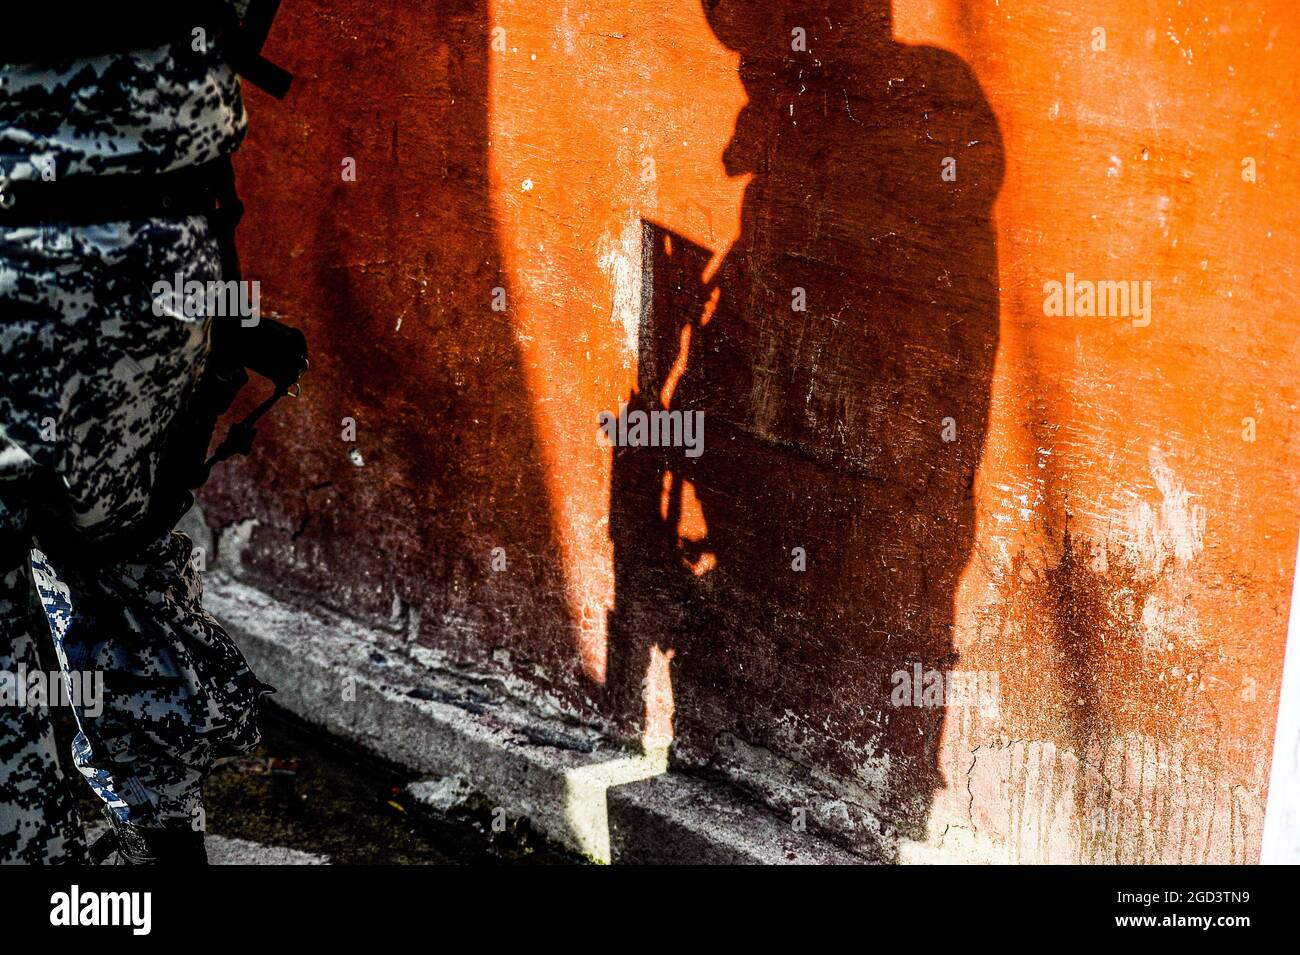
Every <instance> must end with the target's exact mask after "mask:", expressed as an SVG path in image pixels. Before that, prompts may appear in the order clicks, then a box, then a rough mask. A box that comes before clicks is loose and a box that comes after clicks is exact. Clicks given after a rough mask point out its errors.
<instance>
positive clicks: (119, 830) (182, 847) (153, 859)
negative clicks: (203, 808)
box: [90, 807, 208, 866]
mask: <svg viewBox="0 0 1300 955" xmlns="http://www.w3.org/2000/svg"><path fill="white" fill-rule="evenodd" d="M104 815H105V816H107V817H108V820H109V825H110V828H109V830H108V832H106V833H104V834H103V835H102V836H100V837H99V838H98V839H97V840H95V843H94V845H92V846H91V847H90V854H91V859H92V860H93V861H98V862H100V864H103V865H177V866H182V865H207V864H208V851H207V849H206V848H204V845H203V833H202V832H201V831H199V830H196V829H194V828H193V827H192V826H191V825H190V824H189V823H188V822H187V821H185V820H183V819H177V820H171V821H169V822H168V823H167V824H165V825H163V826H137V825H133V824H131V823H129V822H122V821H121V820H120V819H118V818H117V816H115V815H114V814H113V813H112V812H111V811H110V810H109V809H108V808H107V807H105V808H104Z"/></svg>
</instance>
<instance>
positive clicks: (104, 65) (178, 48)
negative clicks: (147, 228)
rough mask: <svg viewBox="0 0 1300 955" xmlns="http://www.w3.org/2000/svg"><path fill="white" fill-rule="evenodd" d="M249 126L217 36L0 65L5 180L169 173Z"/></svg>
mask: <svg viewBox="0 0 1300 955" xmlns="http://www.w3.org/2000/svg"><path fill="white" fill-rule="evenodd" d="M228 2H230V3H232V4H233V5H234V6H235V7H236V9H237V10H238V12H239V13H241V14H242V12H243V8H244V7H245V6H246V5H247V0H228ZM246 128H247V119H246V117H245V115H244V104H243V99H242V97H241V95H240V88H239V79H238V77H237V76H236V75H235V73H234V72H233V71H232V70H231V68H230V66H229V65H228V64H227V63H226V61H225V59H224V57H223V56H222V53H221V51H220V50H219V49H217V48H216V47H215V43H214V42H213V41H211V40H210V41H209V42H208V44H207V49H205V50H199V51H195V50H193V49H192V48H191V46H190V45H188V44H183V43H176V44H172V45H170V46H163V47H158V48H156V49H151V50H139V51H134V52H131V53H113V54H107V55H103V56H95V57H91V58H87V59H80V60H72V61H69V62H67V63H63V64H59V65H57V66H47V65H42V66H36V65H8V64H0V177H2V178H7V179H11V180H23V179H39V178H41V177H42V175H44V177H45V178H49V177H50V175H51V174H53V175H55V176H57V177H58V178H63V177H65V176H83V175H111V174H115V173H153V172H166V171H168V170H172V169H180V168H183V167H185V166H191V165H196V164H198V163H203V162H206V161H208V160H211V159H216V158H218V157H220V156H222V155H226V154H228V153H231V152H233V151H234V150H235V149H237V148H238V147H239V144H240V142H241V141H242V140H243V138H244V133H245V131H246ZM51 171H52V172H51Z"/></svg>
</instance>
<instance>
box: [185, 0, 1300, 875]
mask: <svg viewBox="0 0 1300 955" xmlns="http://www.w3.org/2000/svg"><path fill="white" fill-rule="evenodd" d="M891 7H892V9H891ZM1098 29H1100V30H1103V31H1104V49H1100V48H1098V47H1099V46H1101V45H1103V44H1102V39H1103V38H1102V36H1101V34H1098V33H1097V32H1096V31H1097V30H1098ZM798 30H802V31H804V32H803V37H802V39H803V42H802V43H800V42H799V34H798V33H797V32H796V31H798ZM792 44H793V45H794V46H796V47H801V48H799V49H794V48H792ZM1298 49H1300V10H1298V9H1297V8H1295V7H1294V6H1293V5H1291V4H1288V3H1284V2H1281V0H1272V2H1268V0H1253V2H1242V3H1235V4H1231V5H1223V4H1217V3H1210V2H1202V0H1184V2H1182V3H1175V2H1160V3H1151V4H1140V5H1139V4H1133V5H1118V4H1107V3H1102V2H1083V0H1080V2H1073V3H1068V4H1067V3H1059V4H1054V3H1045V2H1043V0H967V2H961V0H948V2H944V0H933V2H925V0H896V2H894V3H893V4H892V5H891V4H889V3H887V2H885V0H854V2H849V0H813V2H807V3H800V4H795V3H785V2H771V3H762V2H754V0H749V2H742V0H718V2H716V3H715V2H713V0H681V2H676V0H674V2H671V3H663V2H650V0H628V2H626V3H624V4H601V3H584V2H580V0H564V2H555V3H537V2H533V0H499V2H494V3H486V2H485V0H454V2H438V3H413V2H394V3H390V4H385V5H380V6H372V5H360V4H347V3H343V2H340V0H320V2H314V3H307V2H300V3H296V4H289V5H287V6H286V9H285V11H284V12H283V14H282V16H281V19H280V21H279V22H278V23H277V25H276V29H275V31H274V32H273V34H272V42H271V44H270V45H269V47H268V53H269V54H270V55H271V56H272V58H274V59H277V60H278V61H280V62H282V63H284V64H285V65H287V66H289V67H290V68H292V69H293V70H294V71H295V72H296V73H297V75H298V80H297V84H296V86H295V89H294V91H293V92H292V93H291V95H290V97H289V99H288V100H286V101H285V102H284V103H280V104H277V103H275V102H273V101H271V100H269V99H267V98H266V97H264V96H262V95H260V94H259V93H256V92H253V93H250V95H249V103H250V110H251V113H252V121H253V126H252V133H251V135H250V139H249V142H248V145H247V146H246V148H245V150H244V151H243V153H242V154H241V157H240V159H239V163H238V169H239V174H240V180H241V186H242V188H243V191H244V194H245V195H244V198H245V201H246V203H247V205H248V207H249V213H248V216H247V218H246V219H245V225H244V226H243V228H242V230H241V236H240V242H241V248H242V251H243V254H244V257H245V262H246V272H247V274H248V277H250V278H258V279H260V280H261V281H262V285H263V302H264V304H265V306H266V307H268V309H269V310H271V311H274V312H277V313H279V314H281V315H282V316H284V317H286V318H288V319H289V320H291V321H293V322H295V323H298V324H301V325H302V326H303V327H304V328H306V329H307V331H308V333H309V336H310V338H311V341H312V345H313V349H314V356H313V367H312V371H311V374H310V377H309V378H308V380H307V392H306V400H305V401H303V402H300V403H299V404H297V405H296V406H294V407H293V408H292V409H291V410H290V411H289V412H287V413H283V414H281V413H279V412H277V416H276V420H275V421H274V422H273V423H272V424H271V425H269V427H268V432H269V433H268V437H267V438H266V439H264V441H263V443H262V444H261V446H260V447H259V448H258V450H257V451H256V453H255V455H254V456H253V458H252V459H251V460H249V461H246V462H240V463H238V464H235V465H232V466H229V467H228V468H227V469H226V471H225V473H224V474H223V475H222V477H221V479H220V481H219V482H218V483H217V484H216V485H215V486H213V487H212V488H210V489H209V490H208V491H207V492H206V497H205V504H206V508H207V513H208V516H209V519H210V520H211V521H212V522H213V523H214V524H217V525H221V526H227V525H232V524H235V523H237V522H240V521H247V520H249V519H255V520H256V522H257V523H256V525H255V526H254V527H253V530H252V536H251V543H250V545H249V546H248V548H247V549H246V550H245V551H244V553H243V564H242V569H241V571H240V572H241V574H242V575H243V576H244V577H245V578H246V579H248V580H249V581H250V582H252V583H255V584H257V585H259V586H261V587H264V588H266V589H268V590H270V591H272V592H273V593H275V594H277V595H279V596H280V597H282V598H284V599H287V600H290V601H295V602H301V603H314V602H321V603H324V604H327V605H330V606H332V607H336V608H340V609H343V610H345V611H346V612H349V613H350V614H352V615H354V616H356V617H357V618H359V619H361V620H364V621H367V622H369V623H371V624H373V625H374V627H375V628H376V630H377V631H379V632H382V633H386V634H388V635H389V636H388V637H387V638H386V639H387V640H388V641H389V642H391V643H392V644H393V645H395V646H401V647H404V648H406V649H407V650H408V651H409V652H411V653H412V654H414V655H416V656H417V657H418V658H420V659H422V660H425V661H427V662H428V663H429V664H430V665H433V666H452V667H457V668H464V669H469V670H472V671H474V672H476V673H483V674H491V675H495V676H497V677H500V678H502V679H503V680H504V681H505V685H506V686H507V687H508V689H509V690H510V692H515V693H520V694H523V695H525V696H529V697H530V698H532V699H533V700H534V702H538V703H541V704H544V705H546V706H549V707H553V708H556V709H559V710H561V711H563V712H566V713H569V714H571V715H572V716H574V718H577V719H582V720H586V721H593V722H596V723H599V724H601V725H604V726H607V727H609V728H611V729H612V730H613V731H615V732H617V733H619V734H620V735H623V736H625V737H627V738H628V739H629V740H635V739H637V738H642V739H643V740H644V741H645V743H646V744H647V745H659V744H661V743H663V742H665V741H667V740H668V739H670V738H671V739H672V740H673V744H674V754H675V757H676V758H677V759H678V760H679V762H681V763H682V764H685V765H689V766H700V767H707V768H709V769H711V770H713V771H717V772H721V773H723V774H725V775H727V776H729V777H730V778H732V779H734V780H736V781H737V782H738V783H739V784H741V785H743V786H746V787H747V788H750V789H751V790H753V791H755V792H756V793H758V794H759V795H761V796H762V797H763V798H765V799H767V800H768V801H769V802H770V803H771V804H772V805H774V806H776V807H778V808H780V809H781V810H783V811H789V810H792V809H795V808H800V807H803V808H805V809H806V810H807V814H808V818H809V820H810V822H811V823H812V825H813V828H815V829H821V830H827V831H830V832H832V833H834V834H837V835H838V836H839V837H840V838H843V839H846V840H848V841H849V842H850V843H851V844H852V845H854V846H857V847H858V848H860V849H862V850H864V851H871V852H880V853H883V854H884V855H886V856H887V857H890V858H904V859H927V858H935V857H938V858H986V859H1006V860H1012V861H1040V860H1052V861H1091V862H1105V861H1168V862H1175V861H1184V862H1186V861H1230V862H1251V861H1254V860H1255V859H1256V858H1257V856H1258V851H1259V839H1260V830H1261V827H1262V820H1263V806H1264V800H1265V797H1266V793H1265V785H1266V781H1267V776H1268V766H1269V760H1270V757H1271V738H1272V729H1273V721H1274V719H1275V715H1276V711H1277V703H1278V699H1277V690H1278V682H1279V678H1280V673H1281V664H1282V653H1283V645H1284V641H1285V632H1286V614H1287V610H1286V608H1287V606H1288V602H1289V596H1290V586H1291V576H1292V572H1293V566H1292V564H1293V560H1294V554H1295V548H1296V533H1297V520H1298V518H1300V508H1297V491H1298V490H1300V487H1298V485H1297V479H1296V471H1297V467H1296V465H1297V449H1296V445H1295V441H1294V436H1293V428H1292V415H1293V411H1294V408H1295V405H1296V402H1297V398H1298V396H1297V388H1296V371H1297V360H1296V359H1297V356H1296V345H1295V338H1296V335H1295V332H1296V328H1297V322H1296V319H1295V314H1296V311H1297V306H1298V305H1300V295H1297V292H1296V285H1295V283H1296V280H1297V246H1298V244H1300V239H1298V238H1297V235H1296V231H1295V229H1294V228H1293V227H1291V226H1292V225H1293V223H1292V218H1293V216H1294V212H1295V209H1296V199H1297V192H1298V187H1297V185H1296V177H1295V170H1294V163H1295V157H1296V124H1297V119H1300V105H1298V104H1300V99H1298V98H1297V95H1296V94H1297V72H1296V70H1295V59H1296V53H1297V50H1298ZM346 157H350V158H352V159H354V160H355V164H356V181H345V180H344V179H343V177H342V176H341V169H342V165H343V162H344V159H345V158H346ZM1248 158H1249V160H1250V162H1247V159H1248ZM946 159H952V160H955V167H953V166H951V164H947V165H946V164H945V160H946ZM1247 167H1252V168H1253V171H1254V178H1253V181H1249V180H1248V177H1246V176H1245V175H1244V174H1243V170H1244V169H1246V168H1247ZM945 168H955V171H956V177H955V180H952V179H951V178H948V179H945V178H944V176H943V171H944V169H945ZM1066 273H1071V274H1073V275H1074V276H1075V277H1076V278H1077V279H1079V280H1085V279H1086V280H1094V281H1120V280H1135V281H1138V282H1150V289H1151V292H1150V315H1149V323H1145V322H1144V321H1143V320H1142V319H1139V320H1138V321H1137V322H1136V323H1135V321H1134V320H1133V319H1132V318H1131V317H1124V316H1119V315H1106V316H1100V317H1097V316H1086V317H1085V316H1057V315H1047V314H1045V310H1044V302H1045V291H1044V286H1045V283H1047V282H1050V281H1053V280H1056V281H1060V282H1065V280H1066ZM797 290H802V304H804V306H805V308H804V309H803V310H798V309H797V307H795V306H796V302H797V301H798V299H799V293H798V292H797ZM502 302H504V309H503V310H498V309H497V308H494V304H495V305H496V306H498V307H499V306H500V305H501V304H502ZM624 403H626V404H627V405H628V407H629V408H630V409H632V410H655V409H658V410H677V411H683V412H688V413H693V412H700V413H702V414H703V416H704V422H705V425H704V442H705V443H704V453H703V454H701V455H700V456H699V457H694V458H692V457H688V456H687V455H686V454H685V453H684V451H683V449H681V448H672V449H657V448H619V449H617V450H612V449H610V448H608V447H605V446H603V445H602V444H601V442H600V441H599V440H598V434H597V416H598V415H599V414H600V413H601V412H602V411H617V410H618V409H619V408H620V406H621V405H623V404H624ZM348 418H350V419H353V420H354V421H355V423H356V441H355V443H352V442H348V441H345V440H343V438H344V430H345V427H346V422H345V421H344V419H348ZM946 439H949V440H946ZM495 548H501V551H498V552H496V553H497V556H498V558H500V557H504V559H505V569H504V570H501V569H499V568H500V563H499V560H498V563H497V568H498V569H494V565H493V555H494V549H495ZM800 565H802V568H803V569H796V568H797V567H799V566H800ZM325 638H327V637H326V636H323V639H325ZM915 666H920V668H921V672H922V673H923V674H924V673H927V672H930V671H934V672H936V673H940V674H945V675H946V674H948V673H950V672H953V671H956V672H962V673H966V674H968V677H967V678H966V679H968V680H975V681H977V685H978V686H981V687H984V688H989V687H991V686H992V681H993V680H994V679H996V691H997V692H996V696H995V697H988V698H985V699H984V700H983V701H982V705H971V704H969V703H963V702H961V701H960V700H953V699H949V700H948V704H949V705H946V706H919V707H918V706H908V705H904V706H898V705H894V704H895V703H896V702H897V700H896V699H895V689H896V687H897V685H898V684H899V677H897V676H896V674H899V673H905V674H911V673H913V672H914V669H913V668H914V667H915ZM948 683H949V686H951V685H952V681H951V679H949V680H948Z"/></svg>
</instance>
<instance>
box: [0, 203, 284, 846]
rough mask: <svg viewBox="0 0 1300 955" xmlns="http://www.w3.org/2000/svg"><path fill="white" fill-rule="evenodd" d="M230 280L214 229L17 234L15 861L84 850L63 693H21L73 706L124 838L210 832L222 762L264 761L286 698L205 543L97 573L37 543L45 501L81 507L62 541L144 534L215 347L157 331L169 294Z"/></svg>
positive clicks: (6, 612)
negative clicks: (66, 771) (247, 647)
mask: <svg viewBox="0 0 1300 955" xmlns="http://www.w3.org/2000/svg"><path fill="white" fill-rule="evenodd" d="M219 262H220V259H219V254H218V250H217V245H216V242H215V241H214V240H213V238H212V236H211V234H210V232H209V228H208V223H207V221H206V220H205V219H202V218H197V217H196V218H187V219H176V220H165V219H150V220H141V221H132V222H117V223H108V224H105V225H99V226H87V227H81V226H78V227H70V226H38V227H21V228H20V227H12V226H11V227H7V228H0V862H77V861H80V860H81V858H82V854H83V851H84V848H83V839H82V833H81V827H80V825H79V823H78V821H77V814H76V807H75V803H76V799H75V796H74V794H73V792H72V789H71V787H70V785H69V784H68V783H67V782H66V781H65V780H64V779H63V778H62V774H61V772H60V768H59V761H58V759H57V749H56V744H55V735H54V728H53V723H52V709H51V700H50V696H52V694H47V695H46V697H45V698H43V699H41V698H38V699H33V696H34V694H32V693H30V692H27V693H24V692H22V691H24V690H29V689H30V687H29V686H28V685H26V684H24V685H22V686H20V683H23V681H31V679H32V674H38V675H40V674H46V673H49V674H50V676H51V677H52V680H51V683H52V685H56V686H57V685H58V684H59V683H60V681H62V684H63V686H64V687H66V693H65V695H64V696H63V697H61V701H67V700H70V701H71V703H72V706H71V708H72V710H73V712H74V713H75V716H76V721H77V726H78V729H79V732H78V733H77V736H76V739H75V741H74V743H73V753H72V755H73V762H74V764H75V766H76V767H77V769H78V770H79V771H80V772H81V774H82V775H83V776H84V777H85V778H86V780H87V781H88V782H89V784H90V786H91V788H92V789H93V790H94V792H95V793H96V794H97V795H98V796H99V797H100V799H102V800H103V802H104V803H105V804H106V805H107V807H108V808H109V810H110V811H111V812H113V813H114V814H115V815H116V816H117V817H118V818H119V819H122V820H124V821H130V822H133V823H135V824H138V825H144V826H149V825H161V824H163V823H165V822H166V823H169V824H174V822H173V821H174V820H176V819H186V820H189V821H190V822H191V824H192V825H194V826H195V827H201V826H202V821H203V807H202V792H201V787H202V783H203V781H204V779H205V778H206V776H207V774H208V772H209V770H210V769H211V767H212V764H213V761H214V760H215V759H217V758H219V757H222V756H226V755H233V754H236V753H239V752H243V751H246V750H247V749H248V748H250V747H251V746H253V745H254V744H255V743H256V742H257V738H258V737H257V728H256V722H255V715H256V706H257V701H258V698H259V697H260V696H261V694H262V693H264V692H267V690H268V689H269V688H267V687H265V686H264V685H263V684H261V683H259V682H258V681H257V680H256V678H255V677H254V676H253V674H252V673H251V671H250V670H249V668H248V666H247V664H246V663H245V661H244V658H243V656H242V655H241V654H240V652H239V651H238V649H237V648H236V647H235V646H234V644H233V643H232V642H231V641H230V639H229V637H228V636H227V635H226V633H225V632H224V631H223V630H222V629H221V627H220V626H219V625H218V624H217V622H216V621H215V620H214V619H213V618H212V617H211V616H209V615H208V614H207V613H205V612H204V610H203V608H202V605H201V596H202V593H201V584H200V580H199V575H198V572H197V571H196V569H195V567H194V563H193V561H192V560H191V545H190V541H189V539H188V538H186V537H185V536H184V535H182V534H179V533H175V532H173V533H171V534H169V535H167V536H164V537H162V538H161V539H159V540H157V541H155V542H154V543H153V544H152V545H150V546H148V547H146V548H144V549H143V550H137V551H136V552H134V553H132V554H131V556H130V557H129V558H128V559H125V560H122V561H121V562H119V563H105V562H103V561H99V562H98V563H96V564H95V565H90V564H89V563H87V564H85V565H83V563H82V562H81V561H80V560H79V559H78V558H79V556H81V555H79V554H78V553H77V548H76V547H75V546H73V547H68V546H66V543H65V544H64V545H61V547H62V552H59V551H57V550H55V549H52V548H50V549H49V551H50V552H49V553H48V555H47V554H45V553H42V551H41V549H40V547H41V545H42V543H43V542H42V541H41V540H40V539H39V532H36V533H37V537H36V538H35V539H34V537H33V533H34V531H33V520H32V518H33V513H34V507H35V505H34V501H35V500H36V498H37V496H38V495H37V493H36V490H39V492H40V494H39V496H40V497H41V498H42V499H43V498H44V496H45V495H46V494H47V493H48V492H49V491H50V490H55V491H57V493H58V495H59V497H60V499H66V502H67V506H66V507H64V508H62V509H61V510H60V512H59V513H60V514H61V515H63V516H62V517H61V518H60V520H62V521H63V522H64V526H63V527H62V528H61V531H60V534H59V536H60V537H61V538H62V537H64V536H65V535H64V533H63V532H64V531H68V532H71V535H72V537H73V538H74V540H84V541H86V542H90V543H94V542H99V541H103V540H104V539H106V538H109V537H111V536H112V535H114V534H115V533H119V532H122V531H124V530H126V529H129V528H131V527H132V526H133V525H134V523H135V522H137V521H138V520H139V519H140V518H141V517H142V516H143V514H144V512H145V508H146V506H147V503H148V500H149V496H150V492H151V490H152V487H153V480H154V475H155V474H156V473H157V469H158V464H159V458H160V454H161V452H162V449H163V446H164V443H165V441H166V439H167V437H168V435H169V434H170V432H171V430H172V428H173V427H175V426H178V425H179V422H180V420H181V419H180V418H179V417H178V412H179V411H180V409H181V407H182V405H183V404H184V402H185V400H186V398H187V396H188V395H189V393H190V391H191V389H192V387H193V385H194V382H195V380H196V378H197V376H198V374H199V372H200V371H201V369H202V365H203V362H204V359H205V356H206V354H207V349H208V331H209V328H208V320H206V319H192V318H187V317H185V316H183V315H179V314H176V313H175V312H172V311H169V310H168V309H166V308H165V307H164V308H160V309H159V310H160V311H162V312H163V314H161V315H159V314H156V313H155V307H154V298H153V295H152V289H153V286H154V284H155V283H156V282H159V281H167V282H171V281H172V278H173V276H174V275H175V274H176V273H181V274H182V275H183V277H184V278H185V279H186V280H191V279H193V280H198V281H208V280H217V279H220V277H221V276H220V271H221V269H220V264H219ZM50 671H53V672H52V673H51V672H50ZM96 685H98V686H99V687H100V692H99V693H98V694H97V695H98V699H95V697H96V694H95V693H94V692H91V693H87V692H85V690H86V688H87V687H90V688H91V689H92V691H93V688H94V687H95V686H96ZM6 689H7V690H8V692H6ZM35 695H36V696H39V694H35Z"/></svg>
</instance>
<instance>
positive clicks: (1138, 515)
mask: <svg viewBox="0 0 1300 955" xmlns="http://www.w3.org/2000/svg"><path fill="white" fill-rule="evenodd" d="M1148 461H1149V462H1150V466H1151V476H1152V478H1153V479H1154V480H1155V484H1156V487H1157V488H1158V489H1159V491H1160V496H1161V501H1160V503H1159V504H1158V505H1156V506H1154V507H1153V506H1151V505H1150V504H1148V503H1147V502H1146V501H1139V502H1138V503H1137V504H1135V505H1133V506H1132V507H1130V508H1129V511H1128V515H1127V519H1128V531H1129V548H1130V550H1131V551H1132V552H1133V553H1132V556H1133V558H1134V559H1135V560H1136V561H1145V562H1147V563H1149V564H1150V565H1151V566H1152V567H1153V568H1155V569H1156V570H1159V569H1160V568H1161V567H1162V566H1163V565H1164V563H1165V561H1166V560H1167V559H1169V558H1170V557H1173V558H1175V559H1177V560H1179V561H1188V560H1191V559H1192V558H1193V557H1195V556H1196V555H1197V554H1199V553H1200V552H1201V551H1202V550H1204V549H1205V508H1204V507H1202V506H1201V505H1200V504H1193V503H1192V495H1191V493H1190V492H1189V491H1188V490H1187V488H1186V487H1185V486H1183V485H1182V484H1181V483H1180V482H1179V481H1178V478H1177V477H1176V476H1175V474H1174V472H1173V469H1172V468H1170V467H1169V465H1168V464H1166V463H1165V459H1164V455H1163V454H1162V453H1161V452H1160V450H1159V449H1158V448H1154V447H1153V448H1152V449H1151V451H1150V453H1149V455H1148Z"/></svg>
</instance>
